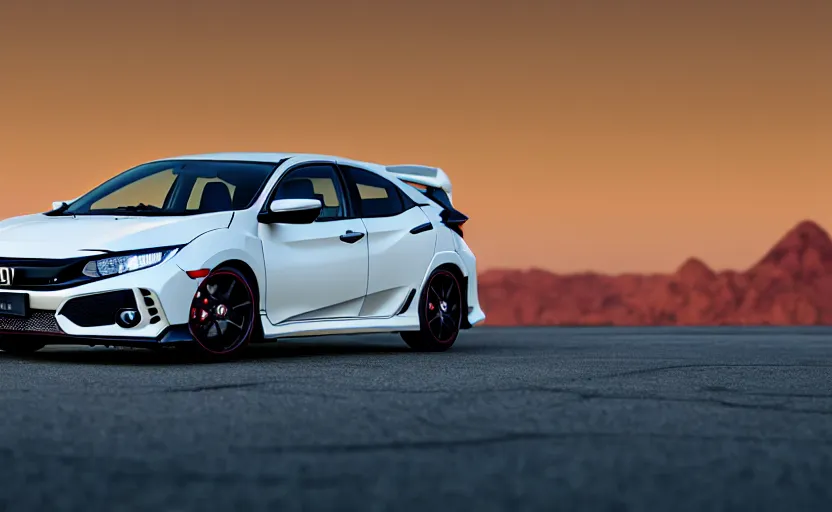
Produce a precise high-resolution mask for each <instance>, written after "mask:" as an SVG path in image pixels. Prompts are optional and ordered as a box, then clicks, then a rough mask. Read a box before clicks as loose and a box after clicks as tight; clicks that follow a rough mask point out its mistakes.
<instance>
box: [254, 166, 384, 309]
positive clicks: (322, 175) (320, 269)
mask: <svg viewBox="0 0 832 512" xmlns="http://www.w3.org/2000/svg"><path fill="white" fill-rule="evenodd" d="M274 199H319V200H321V202H322V203H323V205H324V208H323V210H322V211H321V215H320V216H319V217H318V219H317V220H316V221H315V222H313V223H312V224H260V227H259V234H260V239H261V240H262V242H263V252H264V256H265V261H266V274H267V278H266V281H267V282H266V286H267V287H266V294H265V295H266V305H265V308H266V313H267V315H268V318H269V321H270V322H271V323H272V324H273V325H277V324H281V323H285V322H294V321H309V320H332V319H342V318H343V319H348V318H356V317H358V316H359V313H360V311H361V306H362V303H363V302H364V296H365V294H366V292H367V275H368V245H367V240H368V237H367V236H365V235H366V233H365V231H366V230H365V229H364V223H363V222H361V220H360V219H356V218H349V216H348V209H347V203H346V201H345V199H344V191H343V190H342V187H341V181H340V179H339V178H338V174H337V170H336V169H335V167H334V166H333V165H330V164H306V165H302V166H300V167H296V168H294V169H290V170H289V171H287V173H286V174H285V175H284V176H283V177H282V178H281V179H280V181H279V182H278V184H277V187H276V188H275V191H274V192H273V193H272V196H271V197H270V198H269V201H267V203H266V204H267V205H268V204H269V203H271V201H272V200H274Z"/></svg>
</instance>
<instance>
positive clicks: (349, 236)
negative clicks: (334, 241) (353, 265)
mask: <svg viewBox="0 0 832 512" xmlns="http://www.w3.org/2000/svg"><path fill="white" fill-rule="evenodd" d="M362 238H364V233H358V232H357V231H352V230H349V231H347V232H346V233H344V234H343V235H341V241H342V242H346V243H348V244H354V243H355V242H357V241H359V240H361V239H362Z"/></svg>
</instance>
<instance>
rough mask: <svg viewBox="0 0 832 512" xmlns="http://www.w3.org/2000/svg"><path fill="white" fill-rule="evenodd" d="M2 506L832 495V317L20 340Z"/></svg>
mask: <svg viewBox="0 0 832 512" xmlns="http://www.w3.org/2000/svg"><path fill="white" fill-rule="evenodd" d="M0 510H3V511H7V510H47V511H58V510H84V511H92V510H107V511H117V510H172V511H173V510H176V511H180V510H183V511H184V510H199V511H208V510H246V511H249V510H269V511H281V512H284V511H295V510H297V511H309V510H360V511H376V510H379V511H381V510H385V511H387V510H389V511H404V510H431V511H438V510H466V511H468V510H470V511H474V510H476V511H491V510H507V511H509V510H510V511H526V510H541V511H554V510H610V511H625V510H627V511H630V510H632V511H637V510H660V511H670V510H673V511H684V510H707V511H716V510H755V511H762V510H801V511H805V510H824V511H828V510H832V329H777V328H760V329H739V328H733V329H616V328H599V329H579V328H575V329H555V328H553V329H534V328H527V329H500V328H477V329H473V330H471V331H468V332H465V333H463V335H462V336H461V337H460V339H459V340H458V342H457V345H456V346H455V347H454V348H453V349H452V350H451V351H449V352H447V353H442V354H418V353H412V352H410V351H409V350H408V349H407V347H406V346H405V345H404V344H403V343H402V342H401V341H400V340H399V338H398V337H397V336H393V335H374V336H353V337H330V338H311V339H308V340H306V341H301V340H295V341H288V342H282V343H280V344H274V345H268V346H259V347H253V348H252V349H251V350H250V351H249V352H248V353H247V354H246V356H245V357H244V359H242V360H240V361H236V362H231V363H222V364H194V363H190V362H187V361H183V360H181V359H177V358H175V357H173V356H167V355H159V354H155V353H151V352H145V351H140V350H116V349H89V348H76V347H57V348H48V349H46V350H45V351H43V352H40V353H38V354H36V355H34V356H31V357H28V358H16V357H11V356H7V355H5V354H0Z"/></svg>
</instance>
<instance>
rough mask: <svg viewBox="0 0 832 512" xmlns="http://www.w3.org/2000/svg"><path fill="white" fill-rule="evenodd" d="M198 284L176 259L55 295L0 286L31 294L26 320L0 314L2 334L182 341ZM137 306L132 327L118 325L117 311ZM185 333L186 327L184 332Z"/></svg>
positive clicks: (142, 341) (126, 342) (125, 340)
mask: <svg viewBox="0 0 832 512" xmlns="http://www.w3.org/2000/svg"><path fill="white" fill-rule="evenodd" d="M197 286H198V283H197V281H195V280H193V279H191V278H190V277H188V275H187V274H186V273H185V272H184V271H183V270H182V269H181V268H179V266H178V265H176V263H174V260H171V261H167V262H165V263H162V264H161V265H158V266H155V267H151V268H148V269H145V270H139V271H136V272H131V273H128V274H124V275H120V276H116V277H111V278H107V279H101V280H99V281H95V282H92V283H88V284H84V285H81V286H76V287H72V288H67V289H63V290H54V291H30V290H16V289H7V288H3V289H0V291H2V292H4V293H23V294H27V295H28V296H29V309H30V315H29V317H28V318H22V317H10V316H0V334H5V335H38V336H54V337H56V338H62V341H63V342H64V343H66V342H68V341H67V339H69V340H70V341H71V340H72V339H75V338H77V339H78V341H79V342H82V341H81V340H86V339H102V340H104V339H106V340H113V342H114V343H113V344H117V343H115V342H116V341H118V340H123V341H124V342H125V343H124V344H129V342H130V341H134V342H137V343H147V342H151V343H152V342H161V341H163V340H175V341H184V340H183V339H180V338H184V334H183V333H182V327H181V326H184V325H187V322H188V309H189V307H190V303H191V300H192V298H193V296H194V293H196V289H197ZM125 307H126V308H135V309H136V311H138V313H139V316H140V320H139V322H138V323H137V324H136V325H135V326H134V327H130V328H127V327H121V326H119V325H118V324H117V323H116V316H117V315H116V313H117V311H119V310H120V309H122V308H125ZM185 331H187V329H185ZM56 341H57V340H56Z"/></svg>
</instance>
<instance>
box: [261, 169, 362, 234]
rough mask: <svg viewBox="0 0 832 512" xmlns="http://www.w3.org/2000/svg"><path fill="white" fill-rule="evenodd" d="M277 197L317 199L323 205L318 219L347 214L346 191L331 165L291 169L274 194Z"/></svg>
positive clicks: (329, 218)
mask: <svg viewBox="0 0 832 512" xmlns="http://www.w3.org/2000/svg"><path fill="white" fill-rule="evenodd" d="M275 199H317V200H319V201H320V202H321V204H322V205H323V208H322V209H321V214H320V215H319V216H318V219H317V220H318V221H326V220H334V219H343V218H345V217H346V216H347V212H346V205H345V204H344V192H343V190H341V182H340V180H339V179H338V175H337V174H336V171H335V169H334V168H333V167H332V166H331V165H308V166H304V167H301V168H299V169H293V170H290V171H289V172H288V173H287V174H286V176H284V177H283V178H281V180H280V183H278V185H277V188H276V189H275V191H274V194H273V195H272V200H275Z"/></svg>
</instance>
